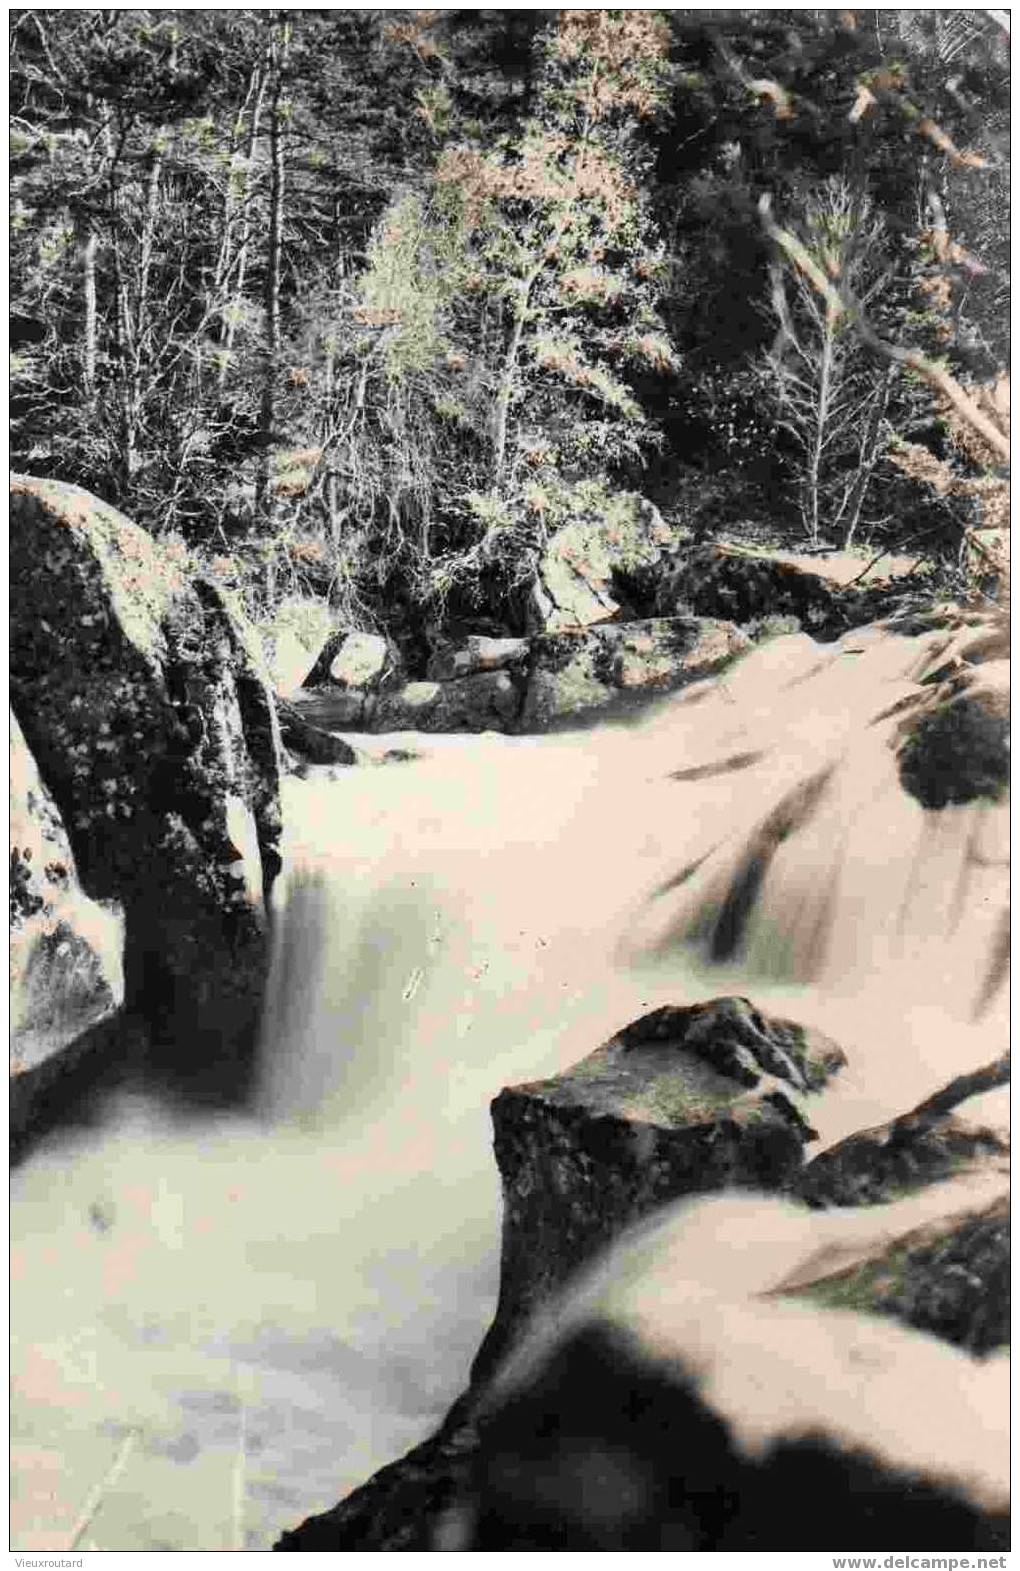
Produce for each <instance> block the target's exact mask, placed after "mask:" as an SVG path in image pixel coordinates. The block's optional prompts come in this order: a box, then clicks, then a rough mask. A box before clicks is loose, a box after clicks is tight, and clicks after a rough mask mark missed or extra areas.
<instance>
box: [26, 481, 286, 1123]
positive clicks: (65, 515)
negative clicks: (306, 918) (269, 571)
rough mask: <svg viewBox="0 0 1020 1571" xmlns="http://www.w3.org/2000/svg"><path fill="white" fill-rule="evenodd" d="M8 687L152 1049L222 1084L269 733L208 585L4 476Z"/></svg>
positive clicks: (219, 599)
mask: <svg viewBox="0 0 1020 1571" xmlns="http://www.w3.org/2000/svg"><path fill="white" fill-rule="evenodd" d="M11 583H12V590H13V592H12V595H11V605H12V650H11V696H12V702H13V705H14V708H15V711H16V713H17V715H18V719H19V721H20V723H21V726H22V729H23V731H24V734H25V738H26V740H27V742H28V745H29V747H30V748H31V751H32V754H33V756H34V758H35V760H36V762H37V764H38V766H39V771H40V774H41V776H42V778H43V780H44V781H45V782H46V785H47V787H48V789H49V790H50V791H51V793H52V795H53V798H54V801H55V802H56V804H57V807H58V809H59V811H60V814H61V817H62V819H63V821H64V824H65V825H66V827H67V832H68V836H69V839H70V843H71V847H72V850H73V854H74V860H75V864H76V866H77V870H78V876H79V878H80V880H81V883H82V887H83V889H84V890H85V892H86V893H87V894H88V895H89V896H90V897H91V898H92V899H95V900H99V901H116V902H119V904H120V905H121V906H122V908H123V910H124V915H125V922H126V938H125V952H124V986H125V1005H126V1008H127V1009H128V1010H129V1011H130V1012H131V1013H132V1015H133V1016H135V1017H138V1018H141V1019H144V1021H145V1022H146V1025H147V1029H148V1035H149V1039H150V1044H151V1049H150V1051H151V1060H152V1062H151V1067H152V1069H153V1070H155V1071H156V1072H158V1073H160V1074H162V1075H164V1076H165V1077H166V1078H167V1079H168V1080H169V1081H170V1082H171V1083H172V1084H173V1085H174V1086H175V1087H177V1088H179V1089H180V1090H181V1091H182V1092H183V1093H185V1094H188V1095H190V1096H208V1097H210V1098H214V1099H221V1098H228V1099H233V1098H236V1097H238V1096H240V1095H242V1094H244V1092H245V1091H246V1090H247V1089H248V1086H249V1084H250V1081H251V1078H252V1076H253V1074H254V1059H253V1052H252V1045H253V1039H254V1033H255V1028H256V1022H257V1016H258V1011H259V1007H260V1002H261V996H262V989H263V982H264V976H265V972H266V958H267V955H266V951H267V933H266V921H265V902H266V898H267V896H268V893H269V890H270V888H271V885H272V882H273V879H274V877H275V875H276V873H277V872H278V871H279V868H280V852H279V838H280V833H281V815H280V795H279V778H280V765H281V750H280V735H279V728H278V724H277V720H276V713H275V707H274V702H273V698H272V694H271V692H270V691H269V688H268V686H267V683H266V681H265V680H264V677H263V674H262V673H263V667H262V664H261V656H260V652H259V651H258V649H257V648H256V647H255V646H254V645H253V642H252V640H251V636H250V634H249V633H247V632H246V631H245V630H244V629H243V628H242V626H241V624H240V623H239V621H238V620H237V619H236V618H235V617H234V615H233V614H232V612H231V610H230V608H229V606H228V604H227V602H226V601H225V599H224V596H223V594H222V592H221V591H220V590H219V589H218V588H217V587H216V585H214V584H212V583H210V582H205V581H202V580H196V581H189V580H188V579H186V578H185V577H184V576H183V574H182V573H181V572H180V570H179V568H178V567H177V566H176V564H175V563H174V561H173V560H171V559H169V558H168V557H167V556H166V555H165V554H164V553H163V552H161V551H160V549H159V548H158V546H157V544H156V543H155V542H154V541H153V540H152V538H151V537H150V536H149V535H147V534H146V533H145V532H144V531H143V530H141V529H139V528H137V527H136V526H135V525H134V524H132V523H130V522H129V520H128V519H126V518H125V517H123V515H122V514H120V513H118V512H116V511H115V510H114V509H113V508H111V507H109V506H108V505H107V504H105V503H104V502H101V501H99V500H98V499H97V498H96V497H94V496H91V495H89V493H88V492H86V491H83V490H80V489H79V488H78V487H77V486H71V485H65V484H62V483H58V482H56V481H49V480H38V479H34V478H31V477H25V476H20V477H14V478H13V479H12V482H11Z"/></svg>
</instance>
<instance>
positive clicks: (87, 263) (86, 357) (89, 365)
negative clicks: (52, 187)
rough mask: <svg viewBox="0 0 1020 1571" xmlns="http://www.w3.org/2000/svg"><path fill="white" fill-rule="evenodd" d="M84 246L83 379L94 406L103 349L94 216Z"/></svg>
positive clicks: (87, 395)
mask: <svg viewBox="0 0 1020 1571" xmlns="http://www.w3.org/2000/svg"><path fill="white" fill-rule="evenodd" d="M86 222H87V228H86V230H85V241H84V244H83V245H82V248H81V274H82V297H83V301H82V303H83V308H84V309H83V316H84V342H83V345H82V382H83V384H84V388H85V401H86V403H87V404H88V405H89V406H90V407H91V405H92V404H93V403H94V402H95V397H96V363H97V359H98V350H99V308H98V303H97V298H96V250H97V246H98V241H97V239H96V231H95V229H94V228H93V226H92V220H91V219H88V220H87V221H86Z"/></svg>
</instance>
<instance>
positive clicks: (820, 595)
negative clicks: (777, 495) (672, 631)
mask: <svg viewBox="0 0 1020 1571" xmlns="http://www.w3.org/2000/svg"><path fill="white" fill-rule="evenodd" d="M906 565H909V564H906ZM895 566H896V571H895V572H891V573H889V574H888V575H887V574H885V573H883V571H882V564H876V567H875V568H874V569H873V570H872V572H871V573H867V572H866V569H867V568H868V559H867V558H866V557H865V558H861V557H858V556H853V555H850V554H849V553H847V552H830V553H829V554H828V555H826V556H815V557H812V556H798V555H797V554H796V553H795V552H792V551H776V550H770V551H766V550H754V549H751V548H749V547H746V546H736V545H732V544H726V543H713V544H710V545H699V546H694V547H690V546H688V547H685V548H682V549H680V550H678V551H675V552H671V553H670V554H669V555H668V556H667V557H666V558H664V559H663V560H662V561H661V562H660V563H659V564H657V566H656V567H655V568H654V569H652V570H646V571H645V572H644V573H643V574H642V575H641V578H640V581H639V582H638V584H637V585H636V586H635V592H634V602H635V604H637V605H638V606H639V607H640V608H641V609H642V610H644V611H645V612H646V614H649V615H652V614H654V615H658V616H677V615H688V616H689V615H691V614H693V615H695V616H708V617H718V618H722V619H723V620H725V621H730V622H736V623H737V625H738V626H740V627H744V626H747V625H748V624H754V625H755V627H761V626H762V625H763V624H764V626H765V628H766V630H767V628H768V625H769V624H770V623H774V621H775V619H776V618H783V619H786V620H789V619H790V618H793V619H794V620H795V621H796V622H797V623H798V624H799V625H800V626H801V627H802V628H803V630H804V632H806V633H810V634H811V636H812V637H813V638H817V639H820V640H823V641H825V640H830V639H835V638H838V637H839V636H840V635H841V634H842V633H844V632H846V631H847V629H848V628H852V627H859V626H860V625H861V624H863V623H865V622H871V621H874V620H875V619H876V618H878V617H880V616H883V615H889V614H890V613H891V612H892V611H893V610H895V609H896V608H897V607H898V606H899V604H900V603H901V601H902V600H903V599H904V598H905V597H906V596H907V594H908V592H909V588H910V580H909V577H908V576H906V575H905V565H904V564H903V563H902V562H897V563H896V564H895ZM862 575H864V576H862ZM857 579H859V580H860V581H859V582H857V581H855V580H857Z"/></svg>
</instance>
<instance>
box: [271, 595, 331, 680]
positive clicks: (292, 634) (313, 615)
mask: <svg viewBox="0 0 1020 1571" xmlns="http://www.w3.org/2000/svg"><path fill="white" fill-rule="evenodd" d="M332 625H333V616H332V613H331V612H330V609H329V607H328V606H327V604H326V603H325V601H323V600H300V599H297V600H285V601H283V603H282V604H281V605H279V606H277V608H276V610H275V611H274V612H273V614H272V616H271V617H270V618H269V619H268V620H267V621H265V622H262V623H260V624H259V625H258V634H259V638H260V640H261V644H262V652H263V655H264V657H265V662H266V666H267V669H268V672H269V678H270V681H271V682H272V684H273V688H274V689H275V691H276V692H277V693H278V694H279V695H280V696H281V697H282V698H291V697H293V695H294V694H295V693H296V692H298V691H299V690H300V689H301V688H302V687H303V685H304V683H305V682H306V681H307V680H308V677H309V676H310V675H311V672H312V670H313V668H314V666H315V664H316V661H317V660H318V658H319V655H320V653H321V652H322V648H323V645H324V643H325V642H326V639H327V638H328V637H329V635H330V631H331V628H332Z"/></svg>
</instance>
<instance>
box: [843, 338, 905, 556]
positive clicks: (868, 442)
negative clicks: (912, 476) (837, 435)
mask: <svg viewBox="0 0 1020 1571" xmlns="http://www.w3.org/2000/svg"><path fill="white" fill-rule="evenodd" d="M894 375H895V369H894V367H893V366H891V365H890V366H886V368H885V370H884V372H883V374H882V380H881V382H880V384H879V386H878V387H877V389H876V391H875V398H874V402H873V403H872V406H871V415H870V417H869V419H868V425H867V429H866V430H865V433H864V440H863V441H862V443H861V455H860V467H859V468H858V470H857V478H856V479H855V481H854V485H853V489H852V491H851V493H850V497H849V500H848V502H847V514H848V517H847V525H846V530H845V531H844V535H843V549H844V551H849V549H850V547H851V546H852V545H853V540H854V535H855V534H856V533H857V525H858V524H859V523H860V520H861V513H862V512H863V510H864V503H865V499H866V498H867V495H868V487H869V486H870V485H871V477H872V475H873V474H874V473H875V464H876V462H877V460H878V439H879V433H880V431H881V428H882V420H883V418H884V416H885V412H886V410H887V409H888V407H889V394H890V392H891V391H892V382H893V376H894Z"/></svg>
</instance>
